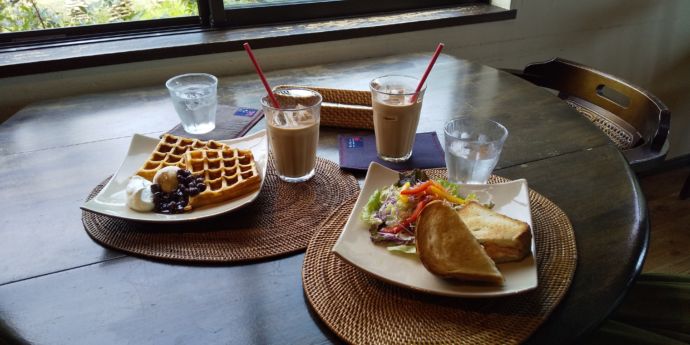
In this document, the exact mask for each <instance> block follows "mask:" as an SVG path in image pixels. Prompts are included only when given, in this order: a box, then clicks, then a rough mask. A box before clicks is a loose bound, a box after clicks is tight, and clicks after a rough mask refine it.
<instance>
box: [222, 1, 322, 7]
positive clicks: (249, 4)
mask: <svg viewBox="0 0 690 345" xmlns="http://www.w3.org/2000/svg"><path fill="white" fill-rule="evenodd" d="M322 1H323V0H322ZM310 2H318V1H308V0H223V5H224V6H225V8H227V9H232V8H236V7H255V6H267V5H279V4H297V3H310Z"/></svg>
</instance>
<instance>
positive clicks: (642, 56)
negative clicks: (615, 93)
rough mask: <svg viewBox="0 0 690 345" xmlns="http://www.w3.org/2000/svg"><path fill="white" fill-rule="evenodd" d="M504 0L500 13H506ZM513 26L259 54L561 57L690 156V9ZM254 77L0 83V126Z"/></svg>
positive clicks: (143, 70)
mask: <svg viewBox="0 0 690 345" xmlns="http://www.w3.org/2000/svg"><path fill="white" fill-rule="evenodd" d="M507 2H508V1H507V0H501V1H496V3H507ZM510 6H511V7H512V8H516V9H517V10H518V15H517V19H515V20H509V21H502V22H494V23H483V24H475V25H465V26H458V27H450V28H442V29H434V30H425V31H418V32H409V33H401V34H393V35H385V36H375V37H371V38H358V39H352V40H347V41H345V42H343V41H337V42H325V43H314V44H306V45H299V46H291V47H281V48H271V49H263V50H260V51H257V55H259V56H260V59H261V63H262V67H263V68H264V70H267V71H271V70H277V69H283V68H289V67H293V66H300V65H312V64H319V63H327V62H334V61H339V60H343V59H357V58H367V57H375V56H385V55H391V54H399V53H406V52H418V51H432V50H433V49H434V47H435V44H436V42H445V43H446V50H445V51H444V52H445V53H448V54H453V55H456V56H458V57H462V58H466V59H470V60H473V61H477V62H481V63H484V64H488V65H491V66H495V67H509V68H521V67H523V66H524V65H525V64H527V63H529V62H533V61H540V60H546V59H548V58H551V57H554V56H560V57H563V58H567V59H570V60H575V61H578V62H581V63H584V64H587V65H590V66H592V67H595V68H598V69H601V70H604V71H607V72H609V73H611V74H614V75H617V76H619V77H622V78H624V79H627V80H628V81H630V82H633V83H636V84H638V85H639V86H641V87H643V88H646V89H647V90H649V91H650V92H652V93H654V94H656V95H657V96H658V97H659V98H661V99H662V100H663V101H664V102H665V103H666V104H667V105H668V106H669V107H670V108H671V111H672V117H671V118H672V120H671V121H672V124H671V131H672V133H671V136H670V139H671V151H670V153H669V157H674V156H679V155H685V154H690V136H688V135H687V133H689V132H690V21H689V20H688V18H687V15H689V14H690V1H687V0H662V1H651V0H580V1H557V0H513V1H511V2H510ZM189 71H205V72H209V73H213V74H216V75H230V74H238V73H252V67H251V65H250V64H249V62H248V60H247V58H246V55H245V53H244V52H234V53H226V54H215V55H205V56H196V57H186V58H177V59H169V60H159V61H152V62H142V63H132V64H126V65H115V66H108V67H99V68H88V69H81V70H72V71H65V72H56V73H46V74H40V75H29V76H22V77H12V78H0V95H2V96H0V120H2V119H5V118H7V117H8V116H10V115H11V114H12V113H14V112H15V111H16V110H17V109H19V108H20V107H22V106H24V105H25V104H27V103H29V102H33V101H36V100H42V99H48V98H55V97H63V96H70V95H75V94H79V93H86V92H100V91H107V90H117V89H123V88H128V87H136V86H147V85H162V83H163V82H164V81H165V80H166V79H167V78H168V77H170V76H172V75H174V74H179V73H181V72H189Z"/></svg>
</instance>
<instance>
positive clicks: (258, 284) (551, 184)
mask: <svg viewBox="0 0 690 345" xmlns="http://www.w3.org/2000/svg"><path fill="white" fill-rule="evenodd" d="M427 61H428V56H427V54H423V55H422V54H413V55H404V56H393V57H389V58H379V59H371V60H363V61H353V62H344V63H336V64H331V65H326V66H313V67H309V68H302V69H292V70H284V71H276V72H271V73H268V79H269V80H270V81H271V83H272V84H273V85H279V84H299V85H311V86H323V87H336V88H350V89H360V90H366V89H367V85H368V82H369V80H371V79H372V78H373V77H376V76H380V75H385V74H391V73H396V74H410V75H418V74H421V72H422V71H423V70H424V68H425V66H426V63H427ZM104 77H107V76H104ZM219 92H220V103H221V106H228V107H236V106H246V107H252V108H259V102H258V100H259V97H260V95H261V94H262V93H263V92H264V91H263V89H262V87H261V84H260V83H259V81H258V79H257V78H256V76H254V75H242V76H236V77H226V78H222V79H221V80H220V90H219ZM422 113H423V115H422V116H423V120H422V121H421V122H420V125H419V129H418V131H419V132H426V131H437V133H438V134H439V135H440V136H439V137H440V138H442V125H443V123H444V122H445V121H446V120H448V119H450V118H453V117H457V116H460V115H472V116H481V117H488V118H492V119H496V120H498V121H499V122H501V123H503V124H504V125H505V126H506V127H507V128H508V129H509V131H510V135H509V137H508V140H507V142H506V144H505V149H504V151H503V153H502V156H501V160H500V162H499V165H498V168H497V170H496V172H495V173H496V174H498V175H501V176H504V177H507V178H511V179H516V178H526V179H527V180H528V181H529V186H530V188H532V189H534V190H536V191H537V192H539V193H541V194H543V195H544V196H546V197H547V198H549V199H550V200H552V201H553V202H555V203H556V204H557V205H558V206H559V207H561V208H562V209H563V210H564V211H565V212H566V214H567V215H568V217H569V218H570V220H571V222H572V224H573V227H574V230H575V233H576V240H577V249H578V264H577V270H576V272H575V277H574V280H573V283H572V285H571V287H570V290H569V291H568V293H567V295H566V296H565V298H564V300H563V301H562V303H561V304H560V305H559V306H558V307H557V308H556V310H555V311H554V312H553V314H552V315H551V317H550V318H549V319H548V320H547V321H546V322H545V323H544V324H543V325H542V326H541V327H540V328H539V329H538V330H537V332H536V333H535V334H534V335H533V336H532V337H531V338H530V339H529V342H530V343H535V344H536V343H539V344H542V343H543V344H561V343H568V342H573V341H575V340H577V339H581V338H582V336H584V335H586V334H587V333H588V332H590V331H592V330H593V329H595V328H596V327H597V326H598V325H599V324H600V323H601V322H602V320H604V319H605V318H606V317H607V315H609V313H610V312H611V311H612V310H614V309H615V308H616V306H617V305H618V303H619V302H620V301H621V299H622V298H623V297H624V295H625V294H626V291H627V290H628V288H629V287H630V285H631V284H632V283H633V281H634V280H635V278H636V277H637V275H638V273H639V271H640V268H641V265H642V262H643V260H644V256H645V252H646V248H647V242H648V237H649V224H648V219H647V209H646V204H645V200H644V197H643V195H642V194H641V191H640V188H639V186H638V184H637V180H636V177H635V175H634V174H633V173H632V172H631V170H630V169H629V168H628V166H627V163H626V161H625V159H624V158H623V156H622V155H621V154H620V153H619V152H618V151H617V150H616V148H615V147H614V146H613V145H612V144H610V143H609V141H608V139H607V138H606V137H605V136H604V135H603V134H602V133H601V132H599V130H598V129H596V127H595V126H594V125H592V124H591V123H589V122H588V121H587V120H585V119H584V118H582V117H581V116H579V115H578V114H577V113H576V112H575V111H574V110H572V109H570V108H569V107H568V106H567V105H565V104H564V103H563V102H561V101H560V100H559V99H558V98H557V97H555V96H554V95H553V94H551V93H549V92H547V91H545V90H543V89H540V88H538V87H535V86H533V85H531V84H529V83H527V82H525V81H523V80H520V79H518V78H516V77H514V76H512V75H510V74H507V73H504V72H501V71H498V70H496V69H493V68H490V67H487V66H483V65H480V64H476V63H472V62H468V61H464V60H461V59H458V58H455V57H452V56H448V55H442V56H441V57H440V58H439V60H438V62H437V64H436V66H435V68H434V70H433V72H432V73H431V75H430V77H429V80H428V89H427V93H426V98H425V100H424V106H423V109H422ZM177 122H178V121H177V118H176V116H175V113H174V110H173V107H172V104H171V103H170V101H169V99H168V95H167V90H165V87H164V86H163V85H162V84H161V85H158V86H156V87H152V88H147V89H136V90H124V91H120V92H113V93H106V94H91V95H84V96H80V97H74V98H68V99H58V100H48V101H45V102H40V103H36V104H33V105H31V106H28V107H26V108H24V109H23V110H21V111H19V112H18V113H17V114H15V115H14V116H13V117H12V118H10V119H9V120H8V121H6V122H4V123H3V124H1V125H0V171H1V173H0V176H2V179H0V190H1V191H2V200H3V204H2V210H3V213H2V214H3V216H2V217H0V219H1V220H0V238H1V239H2V240H1V241H0V253H1V254H0V259H1V260H0V337H1V338H3V339H10V340H19V339H22V340H26V341H29V342H32V343H37V344H41V343H45V344H63V343H64V344H76V343H85V344H90V343H99V344H107V343H164V344H169V343H196V344H210V343H238V344H249V343H259V344H267V343H280V344H305V343H310V344H312V343H328V342H338V339H336V338H335V336H334V335H333V334H332V333H331V332H330V331H329V330H328V329H327V328H326V327H324V326H323V325H322V324H321V323H320V321H319V320H318V317H316V316H315V315H313V314H312V313H311V312H310V310H309V307H308V303H307V302H306V300H305V297H304V294H303V290H302V285H301V266H302V260H303V254H296V255H291V256H285V257H281V258H278V259H273V260H266V261H261V262H255V263H246V264H236V265H222V266H206V265H182V264H168V263H163V262H157V261H149V260H144V259H140V258H137V257H132V256H128V255H124V254H122V253H121V252H118V251H114V250H108V249H105V248H104V247H102V246H100V245H98V244H97V243H95V242H94V241H93V240H92V239H91V238H89V236H88V235H87V234H86V232H85V231H84V228H83V225H82V223H81V210H80V209H79V206H81V204H82V202H83V201H84V198H85V197H86V196H87V195H88V194H89V192H90V191H91V190H92V189H93V188H94V186H96V185H97V184H98V183H99V182H101V181H102V180H103V179H104V178H106V177H107V176H109V175H110V174H112V173H113V172H114V171H115V170H116V169H117V168H118V166H119V164H120V163H121V161H122V159H123V157H124V156H125V154H126V151H127V147H128V144H129V142H130V137H131V136H132V134H133V133H142V134H148V135H151V136H156V135H159V134H161V133H163V132H165V131H167V130H169V129H170V128H172V127H173V126H175V125H176V124H177ZM260 128H263V122H259V124H258V125H257V126H256V127H255V128H254V129H253V130H258V129H260ZM342 133H358V131H356V130H345V129H333V128H323V129H322V131H321V137H320V144H319V155H320V156H322V157H324V158H327V159H330V160H333V161H336V162H337V161H338V143H337V135H338V134H342ZM363 176H364V175H363V173H362V174H358V175H356V177H357V178H358V179H360V181H361V179H362V178H363Z"/></svg>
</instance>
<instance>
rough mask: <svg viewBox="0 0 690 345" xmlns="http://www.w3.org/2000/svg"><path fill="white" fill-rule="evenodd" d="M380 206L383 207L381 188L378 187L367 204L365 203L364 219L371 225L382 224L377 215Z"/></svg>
mask: <svg viewBox="0 0 690 345" xmlns="http://www.w3.org/2000/svg"><path fill="white" fill-rule="evenodd" d="M379 208H381V190H379V189H377V190H376V191H375V192H374V193H372V194H371V196H370V197H369V200H368V201H367V204H366V205H364V210H363V211H362V220H363V221H364V222H365V223H367V224H369V225H376V224H380V221H377V220H376V217H375V216H376V213H377V212H378V211H379Z"/></svg>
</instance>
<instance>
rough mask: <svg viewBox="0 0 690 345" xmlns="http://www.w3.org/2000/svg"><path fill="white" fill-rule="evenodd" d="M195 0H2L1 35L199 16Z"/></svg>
mask: <svg viewBox="0 0 690 345" xmlns="http://www.w3.org/2000/svg"><path fill="white" fill-rule="evenodd" d="M197 12H198V8H197V4H196V0H0V32H20V31H30V30H43V29H54V28H65V27H76V26H83V25H96V24H109V23H122V22H133V21H140V20H149V19H162V18H174V17H187V16H196V15H197Z"/></svg>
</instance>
